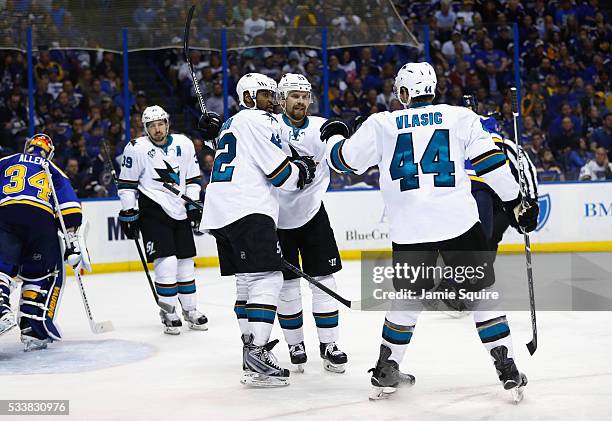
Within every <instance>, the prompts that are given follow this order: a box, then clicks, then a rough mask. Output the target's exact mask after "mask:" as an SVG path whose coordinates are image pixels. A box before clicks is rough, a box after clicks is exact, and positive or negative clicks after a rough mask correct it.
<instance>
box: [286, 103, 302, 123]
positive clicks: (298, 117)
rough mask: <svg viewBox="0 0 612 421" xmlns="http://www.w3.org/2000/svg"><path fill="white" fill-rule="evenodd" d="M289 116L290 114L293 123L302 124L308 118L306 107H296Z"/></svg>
mask: <svg viewBox="0 0 612 421" xmlns="http://www.w3.org/2000/svg"><path fill="white" fill-rule="evenodd" d="M287 114H289V117H291V119H292V120H293V121H295V122H300V121H302V120H304V118H305V117H306V107H297V106H294V107H293V108H292V109H291V110H290V112H289V113H287Z"/></svg>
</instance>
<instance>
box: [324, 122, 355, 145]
mask: <svg viewBox="0 0 612 421" xmlns="http://www.w3.org/2000/svg"><path fill="white" fill-rule="evenodd" d="M337 134H339V135H340V136H342V137H344V138H345V139H348V138H349V137H350V136H351V130H350V129H349V126H348V125H347V124H346V123H345V122H344V121H342V120H334V119H330V120H327V121H326V122H325V123H323V125H322V126H321V141H322V142H327V141H328V140H329V138H330V137H332V136H335V135H337Z"/></svg>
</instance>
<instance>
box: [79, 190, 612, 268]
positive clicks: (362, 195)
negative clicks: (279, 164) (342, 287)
mask: <svg viewBox="0 0 612 421" xmlns="http://www.w3.org/2000/svg"><path fill="white" fill-rule="evenodd" d="M539 196H540V199H539V202H540V209H541V212H540V220H539V223H538V228H537V230H536V231H535V232H534V233H532V234H531V242H532V250H533V251H535V252H559V251H563V252H569V251H612V183H610V182H580V183H559V184H554V183H553V184H544V185H541V186H540V189H539ZM324 201H325V207H326V210H327V212H328V214H329V217H330V220H331V223H332V227H333V228H334V232H335V234H336V241H337V243H338V247H339V249H340V253H341V256H342V258H343V259H345V260H354V259H359V258H360V253H361V252H362V251H364V250H379V249H388V248H389V246H390V244H391V240H390V239H389V225H388V222H387V218H386V216H385V212H384V205H383V202H382V197H381V194H380V191H378V190H362V189H355V190H343V191H337V192H330V193H328V194H326V195H325V198H324ZM119 210H120V204H119V201H118V200H95V201H86V202H84V203H83V211H84V215H85V216H86V217H87V218H88V220H89V222H90V231H89V238H88V248H89V251H90V254H91V258H92V262H93V263H94V271H95V272H98V273H101V272H116V271H128V270H140V269H141V266H140V262H139V260H138V254H137V252H136V248H135V247H134V244H133V241H132V240H128V239H126V238H125V237H123V235H122V233H121V229H120V227H119V222H118V221H117V214H118V212H119ZM522 241H523V239H522V236H521V235H519V234H518V233H516V231H514V230H512V229H509V230H508V231H507V232H506V234H505V236H504V239H503V242H502V246H501V248H500V250H501V251H503V252H520V251H522V249H523V245H522ZM196 246H197V250H198V258H197V260H196V262H197V264H198V266H200V267H202V266H214V265H217V263H218V261H217V258H216V255H217V250H216V247H215V242H214V239H213V238H212V237H211V236H209V235H202V236H198V237H196Z"/></svg>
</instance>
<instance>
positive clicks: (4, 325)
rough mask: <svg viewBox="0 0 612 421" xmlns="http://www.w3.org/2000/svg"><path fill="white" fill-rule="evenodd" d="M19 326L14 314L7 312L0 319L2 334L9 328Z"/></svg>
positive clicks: (0, 332) (0, 334) (0, 333)
mask: <svg viewBox="0 0 612 421" xmlns="http://www.w3.org/2000/svg"><path fill="white" fill-rule="evenodd" d="M15 326H17V322H15V318H14V317H13V315H12V314H11V315H9V314H6V315H4V316H3V317H2V318H1V319H0V336H2V335H4V334H5V333H7V332H8V331H9V330H11V329H12V328H14V327H15Z"/></svg>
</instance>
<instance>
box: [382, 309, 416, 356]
mask: <svg viewBox="0 0 612 421" xmlns="http://www.w3.org/2000/svg"><path fill="white" fill-rule="evenodd" d="M419 313H420V312H417V311H388V312H387V315H386V317H385V323H384V325H383V330H382V344H383V345H385V346H387V347H389V349H391V357H389V359H390V360H393V361H395V362H397V363H398V364H400V363H401V362H402V360H403V359H404V354H405V353H406V348H408V344H409V343H410V340H411V339H412V334H413V332H414V327H415V326H416V322H417V319H418V317H419Z"/></svg>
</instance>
